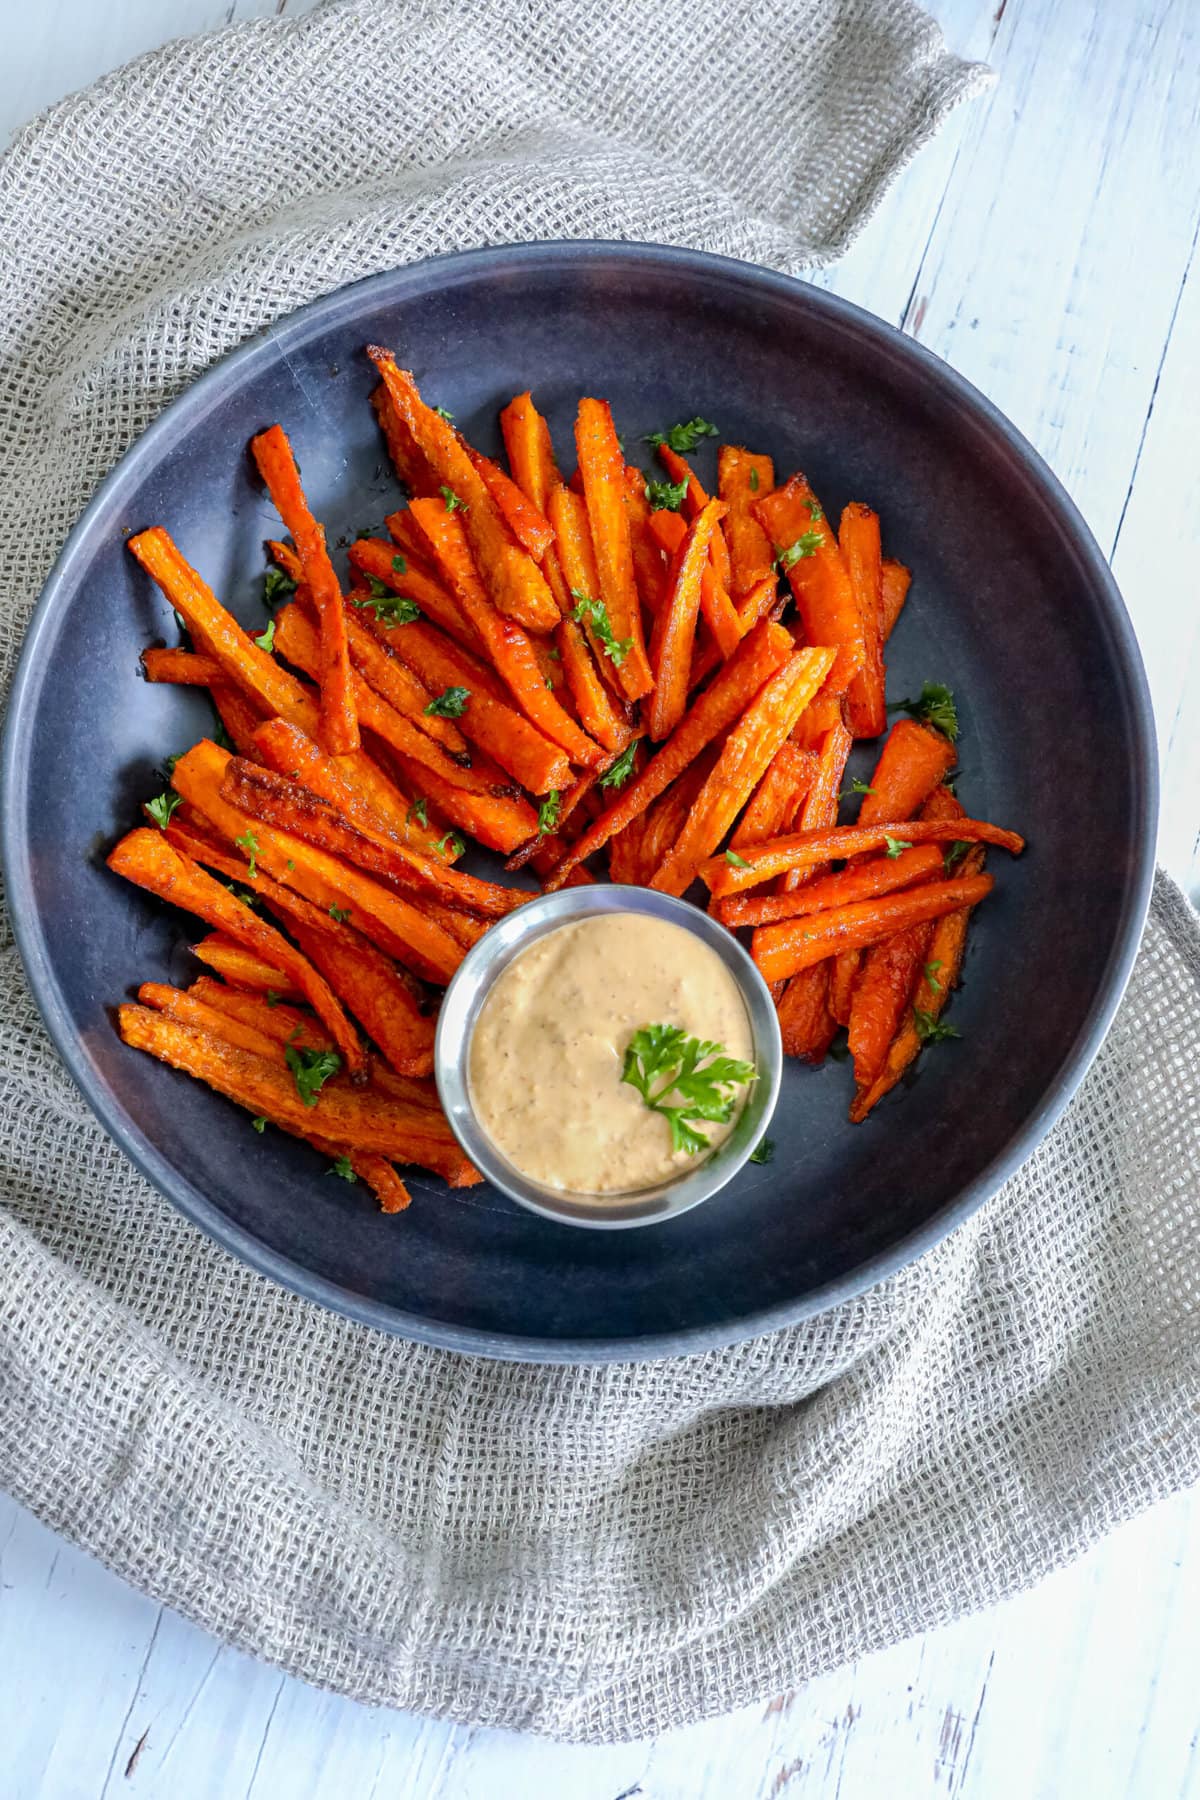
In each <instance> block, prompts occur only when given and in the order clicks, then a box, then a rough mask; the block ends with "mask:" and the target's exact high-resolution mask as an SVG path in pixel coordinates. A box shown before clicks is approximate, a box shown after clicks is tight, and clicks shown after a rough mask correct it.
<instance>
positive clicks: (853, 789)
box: [838, 775, 875, 800]
mask: <svg viewBox="0 0 1200 1800" xmlns="http://www.w3.org/2000/svg"><path fill="white" fill-rule="evenodd" d="M874 792H875V789H874V788H873V787H868V786H867V784H866V782H865V781H860V780H859V779H858V776H857V775H854V776H852V777H851V780H850V786H849V787H848V788H843V789H842V791H841V793H840V794H839V795H838V799H839V800H844V799H845V798H846V796H847V795H848V794H873V793H874Z"/></svg>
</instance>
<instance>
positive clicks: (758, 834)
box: [720, 739, 817, 924]
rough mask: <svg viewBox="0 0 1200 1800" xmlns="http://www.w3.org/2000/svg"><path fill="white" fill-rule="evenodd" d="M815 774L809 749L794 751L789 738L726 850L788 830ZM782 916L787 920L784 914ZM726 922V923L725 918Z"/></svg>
mask: <svg viewBox="0 0 1200 1800" xmlns="http://www.w3.org/2000/svg"><path fill="white" fill-rule="evenodd" d="M816 772H817V759H816V757H815V756H814V755H813V753H812V751H811V750H801V749H799V748H797V746H796V745H795V744H794V743H792V742H791V740H790V739H789V740H788V741H787V742H786V743H783V744H780V746H779V748H778V750H777V751H776V752H775V754H774V756H773V757H772V758H771V761H770V765H769V766H768V768H767V771H766V774H765V775H764V776H763V778H762V780H761V781H760V782H759V784H758V786H757V787H756V788H755V790H754V794H753V796H752V797H751V800H750V803H749V805H748V806H747V808H746V810H745V812H744V813H743V814H742V816H741V818H740V819H739V820H738V822H737V826H736V829H735V830H734V833H733V836H732V837H731V838H730V840H729V848H730V849H731V850H741V849H742V848H743V847H744V846H745V845H746V844H762V843H765V842H766V841H767V839H768V838H773V837H778V836H779V835H780V833H781V832H784V831H787V830H788V829H789V827H790V826H791V823H792V820H793V818H794V817H795V816H796V814H797V812H798V811H799V809H800V803H801V801H802V800H803V799H804V796H805V794H806V793H807V792H808V790H809V788H810V787H811V786H812V783H813V780H814V777H815V775H816ZM724 904H725V903H722V911H721V913H720V917H721V918H722V919H725V912H724ZM781 916H783V917H786V914H784V915H781ZM725 923H726V924H728V923H729V921H728V920H727V919H725Z"/></svg>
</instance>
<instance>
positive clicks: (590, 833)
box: [544, 620, 793, 892]
mask: <svg viewBox="0 0 1200 1800" xmlns="http://www.w3.org/2000/svg"><path fill="white" fill-rule="evenodd" d="M792 649H793V645H792V639H791V634H790V633H789V632H787V631H785V630H784V628H783V627H782V626H781V625H772V624H770V623H769V622H768V621H767V620H763V622H762V624H761V625H758V626H756V627H755V629H754V630H753V631H752V632H750V633H749V634H748V635H747V636H746V637H744V638H743V639H742V641H741V643H740V644H739V645H738V647H737V650H736V651H735V653H734V654H733V655H732V656H731V657H730V659H729V661H728V662H727V663H725V664H724V665H723V666H722V668H721V670H720V672H719V673H718V675H717V676H716V678H715V680H714V681H713V683H712V685H711V686H710V687H708V688H706V689H705V690H704V692H703V693H702V694H700V695H699V696H698V697H697V699H696V700H694V701H693V703H692V705H691V707H690V708H689V710H688V711H687V712H686V713H685V714H684V716H683V718H682V719H681V720H680V722H679V724H678V725H677V726H676V728H675V730H674V731H673V732H672V734H671V736H670V737H669V738H668V740H667V742H666V743H665V744H664V745H663V747H662V749H661V750H660V751H659V752H658V754H657V755H656V756H655V757H654V758H653V760H652V761H651V762H649V763H648V764H647V765H646V767H645V768H644V769H643V770H642V772H641V774H640V775H638V776H636V777H635V778H634V779H633V780H632V781H631V782H630V783H629V785H628V786H627V787H625V788H623V789H621V790H620V791H619V792H618V794H617V797H616V799H615V800H614V801H613V803H612V805H611V806H610V807H609V808H608V809H607V811H606V812H603V813H601V815H600V817H599V818H598V819H595V820H593V822H592V824H591V825H590V826H589V827H588V829H587V830H586V831H585V832H584V834H583V836H582V837H581V838H578V839H577V840H576V842H575V843H574V844H573V845H572V847H571V849H570V850H569V851H568V852H567V855H566V856H565V857H564V858H563V859H562V861H561V862H560V863H559V864H558V866H557V868H555V869H554V871H553V873H552V874H551V875H550V876H549V877H548V879H547V880H546V882H545V884H544V886H545V889H546V891H547V892H551V891H552V890H553V889H555V888H559V887H562V885H563V883H564V882H565V881H566V880H567V878H568V876H569V875H570V873H571V871H572V869H575V868H577V867H578V866H579V864H580V863H582V862H584V861H585V860H586V859H587V858H588V857H589V856H591V855H592V854H593V853H594V852H595V851H597V850H600V849H602V848H603V847H604V845H605V844H607V843H608V841H609V839H610V838H611V837H613V836H614V835H615V833H616V832H618V831H622V830H624V828H625V826H626V825H628V824H629V823H630V821H631V820H633V819H636V818H637V817H638V816H639V815H640V814H641V813H643V812H645V810H646V808H647V807H648V806H649V805H650V804H651V803H652V802H653V801H654V800H657V798H658V796H659V795H660V794H661V793H662V792H663V790H664V789H665V788H667V787H669V786H670V784H671V782H672V781H674V780H675V777H676V776H677V775H679V774H680V773H681V772H682V771H683V770H684V769H685V768H686V767H687V765H688V764H689V763H690V762H691V761H692V760H693V759H694V758H695V757H697V756H698V755H699V754H700V752H701V751H702V750H704V749H706V748H707V746H708V745H709V744H711V743H712V741H713V739H714V738H715V737H717V736H718V735H719V733H721V732H722V731H724V730H725V729H726V727H727V726H729V725H732V723H733V721H734V720H735V719H736V718H738V717H739V715H740V714H741V713H742V712H744V711H745V709H746V708H747V707H748V706H749V704H750V702H751V701H752V700H753V698H754V696H755V695H756V694H757V693H758V691H759V689H760V688H761V687H762V686H763V684H764V682H766V681H767V680H768V679H769V678H770V677H771V676H772V675H773V674H774V673H775V671H776V670H777V669H778V668H779V667H780V665H781V664H782V663H783V662H784V661H785V659H786V658H787V657H788V656H789V655H790V654H791V652H792Z"/></svg>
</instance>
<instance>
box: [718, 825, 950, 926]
mask: <svg viewBox="0 0 1200 1800" xmlns="http://www.w3.org/2000/svg"><path fill="white" fill-rule="evenodd" d="M942 860H943V858H942V851H941V849H940V848H939V847H938V845H937V844H922V845H920V846H919V847H918V848H917V849H914V850H902V851H901V852H900V855H899V856H878V857H873V858H872V859H871V860H870V861H869V862H858V863H854V864H853V865H852V866H851V867H850V868H846V869H840V870H839V871H838V873H837V874H836V875H825V876H823V877H822V878H821V880H820V881H811V882H809V883H808V885H807V886H806V887H801V888H796V889H794V890H793V891H791V892H790V893H786V894H762V895H759V894H733V895H731V896H730V897H729V898H728V899H726V900H722V902H721V912H720V918H721V921H722V923H723V924H725V925H728V926H729V928H730V930H731V931H734V930H736V929H737V928H738V927H739V926H742V925H773V924H774V923H775V922H776V921H777V920H779V919H794V918H798V917H799V916H800V915H801V914H802V913H815V912H825V911H826V910H827V909H828V908H829V907H831V906H850V905H851V904H852V903H853V902H854V901H856V900H873V899H874V898H875V897H876V895H878V894H891V893H895V892H896V890H897V889H898V888H905V887H911V886H912V885H913V883H914V882H917V881H923V880H925V879H926V878H927V877H928V876H930V875H936V874H937V873H938V871H939V870H940V869H941V867H942Z"/></svg>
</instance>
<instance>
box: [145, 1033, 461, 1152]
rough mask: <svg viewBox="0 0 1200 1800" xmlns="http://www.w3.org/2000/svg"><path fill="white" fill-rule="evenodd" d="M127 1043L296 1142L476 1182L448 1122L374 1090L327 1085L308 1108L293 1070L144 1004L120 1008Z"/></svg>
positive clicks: (332, 1083)
mask: <svg viewBox="0 0 1200 1800" xmlns="http://www.w3.org/2000/svg"><path fill="white" fill-rule="evenodd" d="M117 1022H118V1030H119V1031H120V1035H121V1037H122V1039H123V1040H124V1042H125V1043H127V1044H129V1045H131V1046H132V1047H133V1048H134V1049H137V1050H146V1051H148V1052H149V1053H150V1055H152V1056H156V1057H157V1058H158V1059H159V1061H160V1062H165V1063H170V1064H171V1066H172V1067H173V1068H176V1069H182V1070H184V1071H186V1073H187V1074H189V1075H194V1076H195V1077H196V1078H197V1079H198V1080H200V1081H204V1082H207V1084H208V1086H209V1087H212V1088H215V1089H216V1090H217V1092H218V1093H221V1094H225V1095H226V1096H227V1097H228V1098H229V1099H231V1100H234V1101H236V1102H237V1104H238V1105H239V1106H244V1107H246V1108H247V1110H249V1111H250V1112H252V1113H254V1114H255V1115H256V1116H257V1117H260V1118H265V1119H268V1120H269V1121H270V1122H271V1123H272V1124H275V1125H279V1126H280V1127H281V1128H282V1129H283V1130H285V1131H290V1132H292V1133H294V1134H295V1135H296V1136H298V1137H309V1136H311V1135H312V1134H313V1133H314V1132H315V1133H318V1134H319V1135H320V1136H322V1137H324V1138H326V1139H327V1140H328V1141H329V1142H331V1143H339V1144H354V1145H355V1146H356V1147H357V1148H358V1149H359V1150H362V1151H366V1152H370V1151H374V1152H377V1153H378V1154H379V1155H381V1156H386V1157H388V1158H390V1159H394V1160H395V1161H397V1162H415V1163H419V1164H420V1165H421V1166H422V1167H424V1168H428V1169H432V1170H433V1172H434V1173H435V1174H439V1175H443V1176H445V1177H446V1179H447V1180H448V1181H449V1182H450V1184H451V1186H463V1185H468V1184H470V1183H471V1182H473V1181H478V1180H479V1176H478V1174H477V1172H476V1171H475V1169H473V1168H472V1166H471V1164H470V1163H469V1162H468V1161H467V1159H466V1157H465V1156H464V1155H463V1153H462V1151H461V1150H460V1149H459V1147H458V1144H457V1143H456V1141H455V1139H454V1136H453V1133H452V1132H451V1130H450V1127H449V1125H448V1124H446V1123H445V1122H444V1121H439V1120H437V1119H436V1118H435V1117H434V1116H433V1115H432V1114H430V1113H428V1112H426V1111H424V1110H423V1109H421V1108H420V1107H414V1106H408V1105H406V1104H405V1103H404V1102H403V1101H401V1100H393V1099H390V1098H389V1097H387V1096H386V1095H383V1094H380V1093H376V1092H373V1091H371V1090H369V1089H363V1088H353V1087H349V1086H346V1085H343V1084H342V1083H340V1082H337V1081H330V1082H326V1084H325V1086H324V1087H323V1088H322V1089H321V1091H320V1092H319V1094H318V1095H317V1097H316V1099H315V1101H314V1102H313V1104H312V1105H311V1106H307V1105H306V1104H305V1103H304V1101H303V1100H302V1099H301V1097H300V1095H299V1093H298V1091H297V1089H296V1084H295V1081H294V1079H293V1077H292V1074H291V1072H290V1071H289V1070H288V1069H286V1068H280V1067H279V1065H278V1064H277V1063H275V1062H272V1061H268V1059H267V1058H265V1057H261V1056H252V1055H251V1054H250V1053H249V1052H248V1051H245V1050H239V1049H236V1048H235V1047H234V1046H233V1045H231V1044H227V1043H224V1042H223V1041H222V1040H221V1039H220V1038H217V1037H213V1036H210V1035H209V1033H208V1032H205V1031H199V1030H197V1029H196V1027H195V1026H193V1025H182V1024H180V1023H179V1022H178V1021H177V1020H174V1019H168V1018H165V1017H164V1016H163V1015H162V1014H161V1013H156V1012H153V1011H151V1010H150V1008H148V1007H144V1006H132V1005H125V1006H121V1007H118V1009H117Z"/></svg>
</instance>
